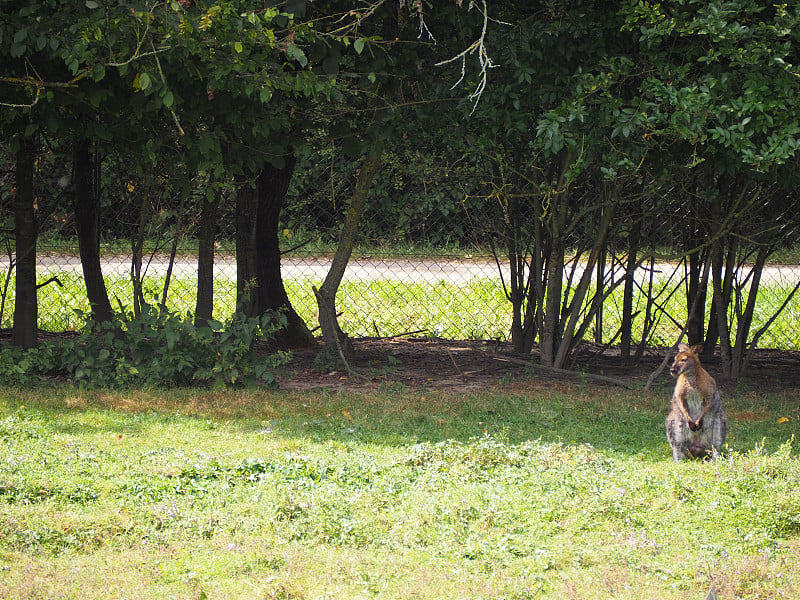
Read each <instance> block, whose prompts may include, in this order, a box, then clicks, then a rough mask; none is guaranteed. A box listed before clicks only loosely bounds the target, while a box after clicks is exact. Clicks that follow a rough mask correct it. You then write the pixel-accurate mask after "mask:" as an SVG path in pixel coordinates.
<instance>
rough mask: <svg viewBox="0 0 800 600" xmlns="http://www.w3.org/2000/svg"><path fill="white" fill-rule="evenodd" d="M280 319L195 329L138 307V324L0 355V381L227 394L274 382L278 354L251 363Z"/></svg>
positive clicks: (120, 320) (103, 325) (281, 357)
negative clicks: (207, 389) (221, 390)
mask: <svg viewBox="0 0 800 600" xmlns="http://www.w3.org/2000/svg"><path fill="white" fill-rule="evenodd" d="M285 323H286V319H285V317H284V316H283V315H281V314H277V315H276V314H266V315H264V316H262V317H260V318H256V317H245V316H243V315H242V314H241V313H239V312H237V313H236V314H235V315H234V316H233V317H232V318H231V319H230V320H229V321H228V322H227V323H225V324H223V323H220V322H219V321H213V320H212V321H209V322H208V323H207V324H206V325H203V326H200V327H198V326H196V325H195V324H194V321H193V318H192V316H191V315H190V314H188V313H187V314H186V316H182V315H180V314H178V313H175V312H172V311H170V310H168V309H166V308H164V307H155V306H151V305H145V306H144V307H143V308H142V311H141V314H140V315H139V316H138V317H134V315H133V314H132V313H130V312H118V313H116V314H115V315H114V318H113V319H112V320H111V321H108V322H95V321H92V320H87V322H86V326H85V327H84V329H83V331H82V332H81V334H80V335H79V336H78V337H76V338H73V339H70V340H58V341H54V342H45V343H43V344H41V345H40V346H39V347H37V348H33V349H30V350H26V351H22V350H20V349H18V348H15V347H5V348H2V349H1V350H0V381H2V382H3V383H5V384H6V385H15V386H24V385H31V384H32V383H35V382H36V381H38V380H41V379H42V378H46V377H61V378H65V379H68V380H72V381H74V382H76V383H79V384H81V385H86V386H89V387H107V388H119V387H130V386H153V387H180V386H214V387H227V386H234V385H241V384H245V383H251V384H252V383H255V382H257V381H259V380H260V381H261V382H263V383H266V384H270V383H273V382H274V378H273V377H272V374H271V372H270V369H271V368H275V367H277V366H279V365H281V364H284V363H285V362H286V361H287V360H288V354H286V353H284V352H278V353H276V354H272V355H269V356H257V355H256V354H255V353H254V352H253V343H254V342H255V341H256V340H257V339H264V338H267V339H269V338H272V337H273V335H274V333H275V331H276V330H277V329H279V328H280V327H282V326H284V325H285Z"/></svg>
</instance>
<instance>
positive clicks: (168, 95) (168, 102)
mask: <svg viewBox="0 0 800 600" xmlns="http://www.w3.org/2000/svg"><path fill="white" fill-rule="evenodd" d="M161 101H162V102H163V103H164V106H166V107H167V108H171V107H172V105H173V104H175V97H174V96H173V95H172V91H170V90H167V91H166V92H164V95H163V96H162V98H161Z"/></svg>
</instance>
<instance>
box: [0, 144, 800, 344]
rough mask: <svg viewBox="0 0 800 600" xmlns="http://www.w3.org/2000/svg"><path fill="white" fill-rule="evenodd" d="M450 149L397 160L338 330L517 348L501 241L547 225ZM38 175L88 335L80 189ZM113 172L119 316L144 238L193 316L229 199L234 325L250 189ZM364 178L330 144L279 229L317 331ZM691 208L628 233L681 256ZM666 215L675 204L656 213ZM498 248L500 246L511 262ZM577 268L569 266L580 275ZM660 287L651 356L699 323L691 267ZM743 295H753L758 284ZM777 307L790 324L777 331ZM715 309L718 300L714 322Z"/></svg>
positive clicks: (225, 302)
mask: <svg viewBox="0 0 800 600" xmlns="http://www.w3.org/2000/svg"><path fill="white" fill-rule="evenodd" d="M436 152H438V154H437V153H436ZM436 152H433V149H432V150H431V152H421V151H420V150H419V148H417V149H416V150H415V149H413V148H409V149H404V148H402V147H400V148H398V149H394V150H391V151H388V152H387V154H386V156H385V157H384V164H383V167H382V169H381V170H380V172H379V173H378V174H377V175H376V178H375V181H374V183H373V184H372V187H371V190H370V196H369V201H368V202H367V207H366V211H365V214H364V215H363V217H362V219H361V223H360V225H359V238H358V240H357V245H356V250H355V252H354V254H353V257H352V259H351V260H350V263H349V266H348V267H347V270H346V272H345V276H344V280H343V281H342V284H341V286H340V288H339V292H338V296H337V310H338V311H340V312H341V315H340V317H339V319H340V325H341V327H342V329H343V330H344V331H346V332H347V333H348V334H349V335H350V336H352V337H355V338H365V337H386V336H397V335H403V334H413V335H417V336H428V337H436V338H443V339H481V340H501V341H505V340H507V339H508V338H509V336H510V330H511V324H512V323H511V322H512V305H511V302H510V301H509V298H508V291H509V290H508V289H507V286H508V284H509V281H510V274H511V273H510V268H509V266H508V259H507V258H506V255H505V250H504V249H503V248H504V243H505V242H507V241H508V239H510V238H509V237H508V234H507V232H505V233H504V232H503V223H507V222H508V219H509V216H510V215H511V214H512V212H513V210H516V213H514V214H516V216H517V218H519V219H521V220H522V221H523V222H528V223H529V222H531V220H535V218H536V217H535V216H532V215H531V214H529V212H530V211H531V210H532V209H531V206H533V205H532V204H528V205H527V209H526V207H525V206H522V207H517V208H516V209H513V207H512V206H511V200H510V198H511V196H509V197H507V198H505V199H504V197H503V196H502V193H497V194H494V192H493V190H494V191H497V190H501V191H502V190H503V189H504V188H503V186H502V185H499V184H498V185H495V184H487V183H486V181H489V178H490V175H491V173H492V168H491V165H490V166H489V167H487V166H485V165H484V166H481V164H480V163H479V162H475V161H465V160H464V157H463V155H462V154H463V153H462V152H461V151H454V152H451V154H452V155H448V154H447V153H446V152H445V153H444V154H442V152H443V150H442V149H441V148H439V149H437V151H436ZM119 160H120V161H121V159H119ZM61 162H64V161H61ZM40 164H41V165H42V166H41V173H40V174H39V175H38V179H37V198H39V199H40V202H39V205H40V206H56V207H58V206H64V208H62V209H57V210H53V211H52V212H51V213H48V214H47V215H46V216H45V215H41V216H40V221H41V222H40V226H39V231H40V236H41V237H40V239H41V240H42V242H40V244H39V247H38V250H37V257H38V281H39V283H40V284H41V286H40V288H39V291H38V300H39V325H40V328H41V329H43V330H46V331H53V332H63V331H70V330H76V329H79V328H80V327H81V326H82V325H83V323H84V320H85V316H86V314H88V312H89V305H88V300H87V297H86V292H85V289H84V284H83V277H82V270H81V265H80V260H79V258H78V250H77V243H76V242H75V233H74V232H75V227H74V215H73V212H72V210H71V208H70V206H69V203H68V202H65V201H64V200H63V199H60V200H59V198H48V197H47V194H48V193H50V194H53V193H55V192H53V190H56V191H58V190H62V188H63V189H68V186H67V188H64V186H61V185H60V184H59V182H60V181H61V179H59V177H61V178H62V179H65V180H68V179H69V177H68V174H69V168H70V167H69V164H67V163H64V164H61V163H60V162H59V161H58V160H56V159H55V158H54V157H53V156H52V155H45V156H43V157H42V160H41V161H40ZM111 167H115V168H116V169H117V170H118V172H119V173H133V172H135V170H133V169H126V168H124V163H123V162H119V163H117V162H113V161H112V162H111V163H110V164H109V165H105V167H104V171H103V172H104V173H107V175H106V176H105V179H103V182H102V186H100V187H101V189H102V211H101V221H100V231H101V236H102V239H104V240H105V241H107V242H109V241H116V242H115V243H114V244H112V243H110V242H109V243H107V244H106V245H104V250H103V258H102V268H103V273H104V277H105V280H106V286H107V289H108V293H109V297H110V299H111V301H112V305H114V307H116V308H118V309H121V310H130V309H131V307H132V306H133V293H134V291H133V290H134V285H133V281H132V272H133V270H132V264H131V263H132V260H131V256H132V254H133V253H132V251H131V242H130V239H131V238H133V237H136V236H138V238H137V239H140V240H146V243H145V248H144V251H143V262H142V271H141V277H142V289H143V291H144V298H145V301H147V302H150V303H154V304H160V303H161V302H162V300H166V301H165V302H164V304H165V305H166V306H167V307H168V308H169V309H170V310H172V311H175V312H178V313H182V314H186V313H188V312H192V311H194V308H195V302H196V293H197V281H196V278H197V267H196V262H197V250H196V248H197V232H198V230H199V220H200V218H199V215H200V214H201V208H202V205H203V202H205V201H206V199H208V198H209V197H215V198H216V202H218V204H219V210H218V214H217V216H216V222H217V223H218V226H217V232H216V239H217V240H218V243H219V249H218V252H217V255H216V259H215V278H214V317H215V318H216V319H217V320H220V321H224V320H225V319H226V318H228V317H230V316H231V315H232V314H233V312H234V311H235V304H236V261H235V257H234V254H233V251H232V248H233V240H234V239H235V236H234V232H233V230H232V228H233V224H234V223H235V221H236V219H235V217H234V205H235V202H234V200H235V195H236V190H234V189H230V188H229V189H219V188H212V187H211V184H210V183H209V182H208V181H205V182H204V181H201V180H192V182H191V183H192V185H191V189H192V190H193V192H192V193H191V194H190V196H189V197H183V196H182V194H184V192H183V191H181V190H180V189H178V188H175V189H173V188H172V187H171V186H170V185H169V177H168V176H167V175H158V176H153V175H150V176H149V177H148V178H145V175H139V176H134V175H127V176H118V177H117V176H112V175H113V174H111V171H112V169H111ZM137 177H138V179H137ZM356 177H357V172H356V171H355V170H354V166H353V164H352V162H351V161H348V160H345V159H343V158H341V153H340V152H338V151H337V150H336V149H335V148H332V149H331V150H330V151H329V153H328V154H327V155H324V156H323V158H322V159H320V160H310V159H308V160H304V161H301V164H300V165H299V166H298V168H297V169H296V170H295V174H294V176H293V178H292V184H291V187H290V189H289V194H288V197H287V198H286V200H285V202H284V206H283V210H282V212H281V222H280V225H279V230H278V231H279V234H278V235H279V237H280V243H281V247H282V248H284V249H286V253H285V254H284V255H283V256H282V275H283V282H284V285H285V287H286V290H287V293H288V296H289V299H290V301H291V303H292V306H293V307H294V309H295V310H296V311H297V312H298V314H299V315H300V316H301V317H302V318H303V319H304V320H305V321H306V323H308V325H309V327H310V328H314V327H315V325H316V323H317V305H316V300H315V297H314V294H313V291H312V286H319V285H320V284H321V283H322V281H323V279H324V278H325V275H326V273H327V270H328V268H329V265H330V262H331V257H332V249H333V248H335V245H336V240H337V237H338V232H339V229H340V227H341V224H342V221H343V216H344V214H345V211H346V209H347V206H348V198H349V197H350V196H351V194H352V191H353V189H354V182H355V179H356ZM0 183H3V186H2V189H3V190H5V191H3V193H2V194H0V220H2V221H3V222H4V223H5V227H4V228H3V229H4V230H5V231H6V232H9V231H13V218H12V215H13V211H12V210H11V206H10V198H11V195H10V193H6V192H7V191H8V190H10V189H12V185H11V183H12V182H11V180H10V179H9V176H8V175H6V176H5V177H4V178H3V177H0ZM502 183H503V182H500V184H502ZM595 191H596V190H594V188H591V187H589V186H587V187H586V188H585V189H580V190H577V192H576V194H575V196H574V204H575V205H574V206H573V207H572V209H574V210H572V212H573V213H574V214H576V215H581V214H584V215H585V214H597V213H596V212H595V213H592V210H593V207H594V206H595V205H596V203H597V198H596V195H593V193H594V192H595ZM58 193H61V192H58ZM664 193H665V194H666V193H667V192H664ZM654 198H655V199H654ZM685 204H686V203H683V202H675V203H672V204H670V202H669V201H666V202H665V201H664V199H663V198H662V197H660V196H659V197H658V198H656V197H655V196H653V195H649V196H646V197H645V199H644V200H642V201H641V202H640V203H639V204H630V205H626V210H625V214H623V215H621V216H620V219H621V221H620V225H619V227H617V228H616V229H617V230H618V231H622V232H628V234H626V235H630V232H633V231H639V232H640V234H641V237H642V239H645V240H648V241H650V242H651V243H652V244H653V245H656V244H659V245H663V244H668V243H669V241H668V240H674V239H677V236H676V233H675V231H674V230H673V228H675V227H683V229H681V230H680V231H684V230H685V224H686V223H687V222H688V220H687V219H688V217H687V215H685V214H684V213H683V212H681V211H683V208H682V207H684V206H685ZM661 205H664V206H665V207H666V208H665V209H664V210H663V211H662V213H658V209H659V207H660V206H661ZM637 206H638V208H635V207H637ZM676 206H677V207H679V210H678V212H675V208H674V207H676ZM670 207H672V208H670ZM512 209H513V210H512ZM526 210H527V211H528V212H526ZM669 211H673V212H672V213H670V212H669ZM653 215H655V216H653ZM665 215H666V216H665ZM670 215H671V216H670ZM662 217H663V218H662ZM595 227H596V222H592V221H591V219H587V221H586V223H581V224H580V226H579V227H577V228H576V229H575V230H574V231H577V232H578V233H577V234H573V235H575V236H576V238H575V239H568V240H566V243H567V245H570V244H575V245H576V246H578V245H579V244H581V243H585V241H586V240H589V243H590V244H591V243H592V240H593V239H594V235H595V229H594V228H595ZM698 227H700V225H698ZM698 231H699V229H698ZM504 235H506V237H505V238H504V237H503V236H504ZM53 240H55V241H53ZM120 240H121V241H120ZM176 240H177V241H178V242H179V247H178V250H177V254H176V256H175V260H174V264H172V265H170V258H169V256H170V248H171V246H172V244H173V242H175V241H176ZM624 241H625V240H624V238H622V237H620V236H619V234H618V233H617V239H616V240H615V241H614V243H612V244H610V245H609V249H608V252H607V255H606V259H605V264H606V265H608V268H607V270H606V273H608V272H609V271H611V272H612V274H611V279H612V280H613V279H615V278H616V279H617V280H618V279H619V277H617V276H616V275H614V274H613V271H614V270H617V271H618V272H620V271H621V270H622V269H623V266H624V262H625V260H624V258H625V250H624V246H620V244H624ZM614 244H617V246H614ZM492 248H495V249H498V253H499V254H498V256H497V257H495V256H494V254H493V253H492V252H491V249H492ZM615 253H616V254H615ZM582 256H585V254H584V255H582ZM14 258H15V256H14V244H13V235H9V237H7V238H6V240H5V251H4V252H3V254H2V256H0V273H2V283H1V285H2V288H1V290H2V297H1V298H0V326H2V327H3V328H9V327H11V325H12V322H13V310H14V268H13V264H14ZM579 261H580V259H578V262H579ZM570 267H571V266H570V265H569V264H567V265H566V268H567V269H569V268H570ZM638 269H640V270H641V273H640V274H641V276H639V275H637V278H636V279H637V280H638V281H639V282H640V283H641V282H644V281H645V280H646V279H648V278H649V277H650V275H651V273H650V271H649V270H648V269H647V268H645V267H644V266H640V267H638ZM168 273H170V275H169V277H168ZM652 275H653V277H652V281H654V282H655V288H652V289H649V290H648V293H647V294H646V293H644V291H643V287H644V286H643V285H640V287H639V293H637V295H636V297H635V299H634V304H633V307H632V314H633V315H634V324H633V328H632V329H633V338H634V341H637V342H638V340H636V337H637V335H639V336H640V338H641V337H646V343H647V345H649V346H654V347H663V346H670V345H672V343H673V342H674V341H675V339H676V338H677V336H678V334H679V332H680V328H681V324H682V323H684V322H685V321H686V304H687V303H686V298H687V293H686V287H687V285H688V284H687V277H686V262H685V261H684V262H679V263H677V264H671V263H669V262H667V261H665V262H663V263H662V264H656V265H655V267H654V268H653V273H652ZM746 277H747V275H746V272H745V271H743V272H742V275H741V278H742V280H741V281H734V282H733V288H734V289H736V288H737V286H739V284H745V283H747V282H746V280H745V279H746ZM798 282H800V267H796V266H778V265H773V266H769V267H767V269H765V271H764V273H763V275H762V279H761V286H760V288H759V292H758V296H757V303H756V310H755V313H754V317H753V326H752V328H751V331H758V330H759V329H760V328H762V327H764V326H767V327H766V330H765V332H764V334H763V336H762V337H761V338H760V339H759V342H758V345H759V347H762V348H772V349H780V350H797V349H798V348H800V332H798V328H797V326H796V323H797V322H798V317H799V316H800V315H798V312H800V294H798V295H797V296H794V295H793V290H795V288H796V286H798ZM165 288H168V289H167V293H166V297H165ZM740 289H742V290H746V285H741V288H740ZM568 293H569V292H567V294H568ZM587 297H588V298H591V297H592V295H591V294H589V295H588V296H587ZM787 299H788V300H787ZM648 300H649V301H650V302H649V303H648ZM739 300H740V302H738V303H737V302H733V303H732V304H731V307H730V310H731V315H730V318H731V319H732V320H735V318H736V317H735V313H736V311H737V310H738V309H739V308H740V303H741V302H743V301H744V300H746V293H745V295H743V296H741V297H740V298H739ZM622 306H623V300H622V289H621V287H618V288H616V289H614V290H613V291H612V292H610V293H609V294H608V295H607V297H606V299H605V300H604V303H603V311H602V318H597V319H592V325H591V327H590V328H589V329H588V330H587V331H586V335H585V336H584V337H585V339H587V340H592V341H594V342H599V343H609V344H611V343H614V341H615V340H616V339H617V334H618V332H619V330H620V323H621V321H622V312H623V310H622ZM778 310H780V314H779V316H778V317H777V318H775V319H773V315H774V314H775V313H776V312H778ZM648 313H652V314H650V315H649V316H650V317H652V323H654V324H652V323H651V326H648V327H647V328H645V327H644V326H643V325H642V322H643V320H644V319H645V316H646V315H647V314H648ZM710 313H711V293H710V292H709V293H708V294H707V298H706V313H705V314H706V318H708V315H710ZM637 327H638V328H639V329H638V330H637ZM645 330H646V331H647V333H646V334H645V333H644V332H645Z"/></svg>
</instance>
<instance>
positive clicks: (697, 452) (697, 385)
mask: <svg viewBox="0 0 800 600" xmlns="http://www.w3.org/2000/svg"><path fill="white" fill-rule="evenodd" d="M701 351H702V347H701V346H695V347H693V348H690V347H689V346H687V345H686V344H680V345H679V346H678V354H677V355H675V360H674V361H673V363H672V368H671V369H670V372H671V373H672V375H673V376H675V377H677V381H676V382H675V388H674V389H673V392H672V405H671V408H670V412H669V415H667V421H666V428H667V440H668V441H669V443H670V446H671V447H672V458H673V459H674V460H676V461H678V460H681V459H682V458H699V457H704V456H709V455H710V456H713V457H716V456H719V454H720V451H721V449H722V444H723V443H724V442H725V436H726V434H727V431H728V420H727V417H726V416H725V411H724V410H723V409H722V400H721V398H720V395H719V390H718V389H717V384H716V382H715V381H714V378H713V377H711V375H709V374H708V371H706V370H705V369H703V367H702V365H701V364H700V358H699V356H698V354H699V353H700V352H701Z"/></svg>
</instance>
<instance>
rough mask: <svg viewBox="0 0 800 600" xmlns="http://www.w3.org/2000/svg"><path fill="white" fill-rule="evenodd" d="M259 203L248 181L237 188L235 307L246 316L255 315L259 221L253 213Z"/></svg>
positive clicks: (254, 190)
mask: <svg viewBox="0 0 800 600" xmlns="http://www.w3.org/2000/svg"><path fill="white" fill-rule="evenodd" d="M257 206H258V194H257V192H256V189H255V188H254V187H253V186H251V185H250V184H249V183H244V184H242V185H240V186H239V187H238V189H237V190H236V216H235V221H236V308H237V310H241V311H242V312H243V313H244V314H245V315H247V316H248V317H253V316H256V315H257V314H258V312H257V310H256V301H255V297H254V294H253V291H254V288H255V285H256V262H257V260H258V257H257V255H256V246H255V243H256V232H257V230H258V223H257V221H256V219H254V218H253V216H254V215H255V214H256V208H257Z"/></svg>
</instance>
